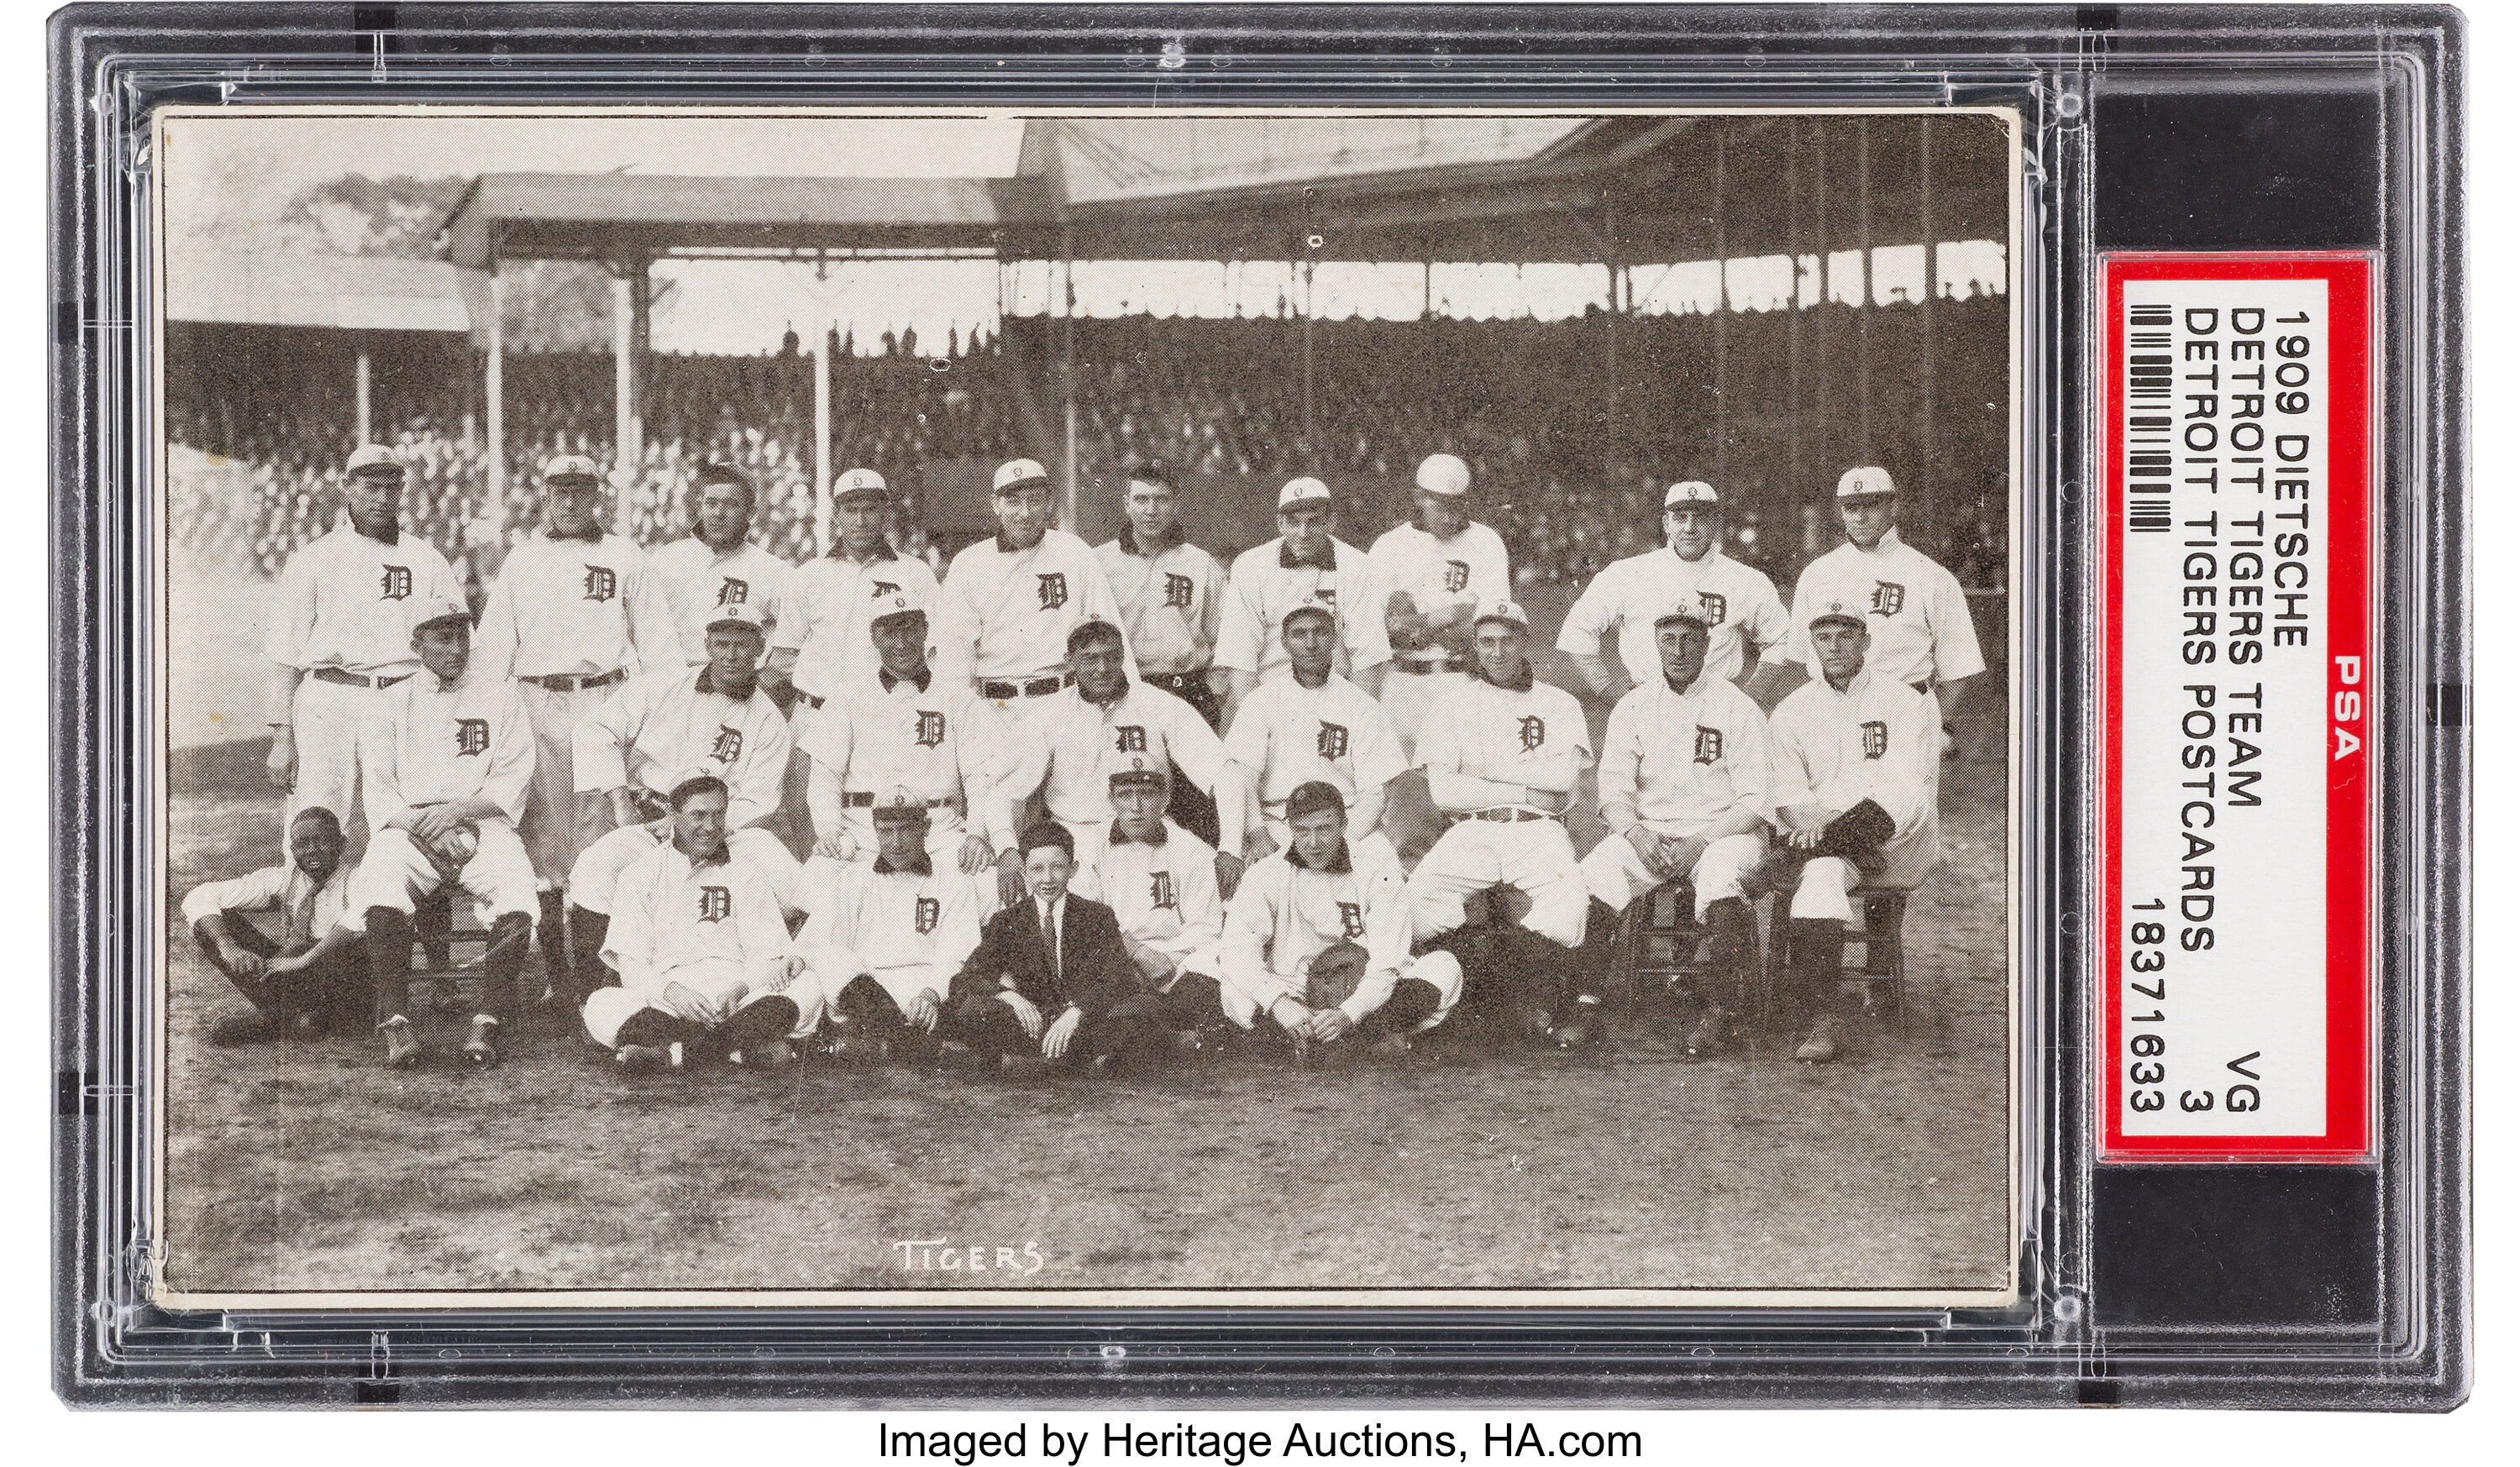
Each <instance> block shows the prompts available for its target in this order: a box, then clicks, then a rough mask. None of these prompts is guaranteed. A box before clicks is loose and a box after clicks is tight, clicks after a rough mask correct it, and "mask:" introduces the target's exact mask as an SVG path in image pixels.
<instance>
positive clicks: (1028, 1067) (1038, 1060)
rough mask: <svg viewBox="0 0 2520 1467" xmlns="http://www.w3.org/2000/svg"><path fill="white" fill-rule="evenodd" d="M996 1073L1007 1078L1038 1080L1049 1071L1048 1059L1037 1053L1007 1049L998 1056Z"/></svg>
mask: <svg viewBox="0 0 2520 1467" xmlns="http://www.w3.org/2000/svg"><path fill="white" fill-rule="evenodd" d="M998 1073H999V1074H1000V1075H1003V1076H1005V1077H1006V1078H1007V1079H1009V1080H1039V1079H1041V1078H1042V1077H1043V1076H1045V1075H1047V1074H1049V1073H1050V1061H1049V1059H1047V1058H1046V1057H1044V1056H1042V1055H1039V1054H1018V1053H1016V1052H1015V1051H1014V1050H1012V1049H1009V1050H1007V1051H1006V1052H1005V1053H1003V1054H1000V1055H999V1056H998Z"/></svg>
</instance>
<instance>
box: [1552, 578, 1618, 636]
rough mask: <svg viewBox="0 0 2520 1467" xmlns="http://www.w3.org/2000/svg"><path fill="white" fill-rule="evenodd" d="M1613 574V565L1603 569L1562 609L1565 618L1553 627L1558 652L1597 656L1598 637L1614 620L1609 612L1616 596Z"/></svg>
mask: <svg viewBox="0 0 2520 1467" xmlns="http://www.w3.org/2000/svg"><path fill="white" fill-rule="evenodd" d="M1617 575H1618V567H1617V566H1616V565H1612V566H1609V567H1607V568H1605V569H1604V570H1602V572H1601V573H1600V574H1599V575H1597V576H1595V577H1594V578H1593V579H1592V580H1591V581H1590V582H1588V583H1586V585H1585V587H1584V591H1583V594H1582V595H1580V596H1578V597H1576V598H1575V604H1574V605H1572V606H1569V607H1567V608H1566V619H1565V620H1564V621H1562V622H1560V623H1558V626H1557V649H1558V650H1559V651H1561V652H1573V653H1576V654H1578V655H1584V656H1596V657H1598V656H1599V655H1600V653H1601V634H1602V633H1604V632H1606V631H1608V630H1609V629H1610V625H1611V623H1612V622H1613V621H1614V620H1616V618H1615V617H1614V616H1613V615H1612V610H1613V598H1614V597H1615V596H1616V594H1617V589H1616V587H1615V586H1614V585H1613V582H1614V580H1615V579H1616V577H1617Z"/></svg>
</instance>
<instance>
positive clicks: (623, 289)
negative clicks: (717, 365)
mask: <svg viewBox="0 0 2520 1467" xmlns="http://www.w3.org/2000/svg"><path fill="white" fill-rule="evenodd" d="M631 350H632V349H631V345H630V267H629V266H628V265H627V264H622V265H617V266H615V267H614V268H613V272H612V478H613V482H614V483H615V484H616V485H619V484H626V483H628V482H629V480H630V477H631V475H632V473H633V472H635V471H636V469H637V467H638V462H639V446H638V444H637V443H636V442H635V441H633V439H632V436H631V433H632V429H631V426H630V414H631V408H630V394H631V392H632V390H633V388H632V385H631V374H632V372H633V371H634V369H633V368H632V366H631V363H630V358H631Z"/></svg>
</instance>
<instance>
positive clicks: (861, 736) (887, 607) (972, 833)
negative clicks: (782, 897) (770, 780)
mask: <svg viewBox="0 0 2520 1467" xmlns="http://www.w3.org/2000/svg"><path fill="white" fill-rule="evenodd" d="M873 613H874V614H873V620H872V621H871V622H870V623H869V624H868V632H867V635H868V637H869V639H870V641H871V643H872V645H873V647H874V651H875V654H876V657H877V665H876V667H875V668H874V669H873V670H872V671H868V672H863V673H859V674H855V675H853V676H852V678H851V679H850V681H848V682H846V683H843V684H841V685H839V691H838V692H837V693H836V694H835V695H834V697H833V698H832V702H831V703H830V705H829V706H827V707H825V708H824V709H823V710H822V711H821V712H819V713H817V714H816V715H815V717H814V721H813V723H812V724H811V725H810V726H809V727H808V728H807V729H806V731H805V734H804V737H803V738H802V739H801V740H799V742H800V743H801V744H802V745H803V748H804V751H805V753H806V755H807V756H808V759H809V762H810V763H811V765H812V767H813V773H812V775H811V776H810V777H809V780H808V793H807V799H808V801H809V802H810V803H811V805H812V807H813V812H814V828H815V830H817V831H818V832H820V833H819V834H818V835H817V836H816V837H815V842H814V861H815V864H816V865H828V864H829V863H832V862H837V863H839V864H841V865H843V866H847V865H859V866H863V865H865V864H866V863H868V862H872V861H874V860H876V859H877V853H878V849H879V843H878V842H877V839H876V837H877V834H879V833H880V832H879V831H878V830H877V822H876V820H875V817H876V816H877V814H878V813H880V809H881V806H880V804H879V802H878V797H879V796H881V795H882V794H883V792H884V791H886V790H891V789H902V788H906V789H909V790H911V791H912V792H913V793H915V794H916V795H917V796H918V799H919V804H920V809H921V812H922V816H921V820H920V829H921V830H922V832H923V833H924V835H925V837H926V840H927V856H928V857H929V858H931V859H932V860H933V861H934V862H935V864H936V866H937V868H938V869H939V870H940V871H943V872H946V873H948V874H951V873H954V872H956V871H958V870H959V871H960V873H961V874H962V876H963V878H964V880H965V883H966V884H967V885H968V886H969V887H971V892H970V901H971V903H972V907H973V911H975V913H976V915H975V916H974V918H973V920H974V921H979V920H985V919H986V917H987V916H988V914H989V913H991V912H993V911H997V908H998V876H997V851H998V849H999V848H1000V847H1009V848H1012V846H1013V845H1014V839H1015V835H1014V832H1015V826H1014V824H1013V823H1012V822H1011V821H1010V820H1008V819H1006V818H1005V812H1006V805H1005V802H1004V801H1003V800H1001V799H1000V798H999V797H998V795H997V789H998V786H999V783H1000V781H1001V779H1002V778H1003V777H1004V776H1003V770H1002V765H1003V763H1004V760H1005V758H1006V755H1005V752H1004V749H1003V745H1002V742H1001V737H1000V730H999V723H1000V719H999V716H998V711H997V710H996V709H995V708H992V707H990V706H989V705H988V704H986V703H984V702H982V701H980V698H979V695H978V694H977V693H974V692H973V691H971V689H970V688H969V686H968V685H967V684H962V683H956V682H953V681H951V680H949V679H945V678H942V677H939V676H937V675H936V674H935V673H934V672H933V671H931V670H930V668H929V666H928V663H927V643H928V633H927V611H926V605H925V602H924V601H923V600H922V593H920V592H918V591H917V590H914V589H907V588H905V589H904V590H901V591H899V592H896V593H894V594H893V595H891V596H888V597H886V598H884V600H882V601H881V602H880V603H879V604H877V605H876V606H875V607H874V608H873ZM992 822H995V829H994V830H991V828H990V827H991V825H992ZM992 833H994V834H995V835H996V837H997V844H996V845H992V844H991V842H990V835H991V834H992ZM896 864H898V863H896ZM834 874H836V873H833V872H829V871H825V872H822V873H820V874H816V875H813V876H811V877H810V878H809V881H808V887H809V889H815V890H819V889H821V887H823V886H824V885H827V884H828V883H829V881H830V880H831V879H832V876H833V875H834ZM809 905H810V904H809ZM960 956H961V955H959V954H957V955H956V957H957V959H958V960H959V958H960ZM842 976H843V977H848V976H853V975H848V974H843V975H842ZM940 992H941V990H940Z"/></svg>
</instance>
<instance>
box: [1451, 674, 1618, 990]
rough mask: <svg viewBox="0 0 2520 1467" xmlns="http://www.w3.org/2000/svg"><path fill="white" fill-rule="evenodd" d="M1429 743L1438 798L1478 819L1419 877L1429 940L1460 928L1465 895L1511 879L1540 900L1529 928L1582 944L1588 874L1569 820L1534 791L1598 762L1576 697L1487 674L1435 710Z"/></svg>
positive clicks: (1565, 943)
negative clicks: (1504, 682) (1581, 870)
mask: <svg viewBox="0 0 2520 1467" xmlns="http://www.w3.org/2000/svg"><path fill="white" fill-rule="evenodd" d="M1525 676H1526V677H1528V676H1529V674H1528V673H1527V672H1526V674H1525ZM1418 753H1419V755H1420V762H1421V763H1423V764H1424V765H1425V768H1426V789H1427V792H1428V793H1429V794H1431V795H1433V796H1434V799H1435V805H1436V808H1437V809H1439V810H1443V811H1445V812H1447V813H1448V814H1451V815H1455V816H1459V817H1466V818H1465V819H1462V820H1460V821H1459V822H1457V823H1456V824H1454V825H1453V827H1452V828H1451V829H1449V830H1446V831H1445V832H1444V834H1443V837H1442V838H1441V839H1439V840H1437V841H1436V842H1435V847H1434V849H1433V850H1430V851H1428V852H1427V853H1426V858H1425V859H1424V860H1423V861H1420V862H1419V863H1418V869H1417V870H1416V871H1415V872H1413V873H1411V875H1410V877H1409V902H1410V908H1411V914H1412V917H1413V919H1414V921H1415V923H1416V936H1417V938H1418V940H1420V941H1423V940H1424V939H1426V938H1430V937H1434V936H1437V935H1439V934H1442V933H1446V932H1450V931H1452V930H1453V929H1454V928H1456V927H1459V926H1460V925H1462V923H1463V920H1464V913H1463V911H1462V899H1463V898H1464V897H1466V896H1468V895H1469V894H1470V893H1472V892H1475V891H1484V890H1486V889H1487V888H1489V887H1491V886H1495V885H1498V884H1499V883H1505V884H1508V885H1511V886H1513V887H1515V888H1517V889H1518V890H1520V891H1522V892H1523V893H1524V894H1525V895H1527V896H1529V897H1530V898H1531V913H1530V915H1528V916H1526V917H1524V918H1523V925H1524V926H1526V927H1529V928H1530V929H1531V930H1532V931H1534V932H1537V933H1539V934H1540V935H1541V936H1543V937H1545V938H1548V939H1549V940H1550V941H1552V942H1553V943H1556V944H1557V945H1558V946H1560V947H1565V948H1572V947H1574V946H1576V945H1577V944H1579V943H1581V942H1582V941H1583V940H1584V911H1585V908H1584V884H1583V879H1582V877H1581V876H1580V875H1579V874H1578V872H1577V863H1576V860H1575V847H1574V844H1573V842H1572V840H1571V839H1570V838H1569V837H1568V835H1567V833H1566V822H1564V821H1562V820H1559V819H1557V818H1555V817H1553V816H1549V815H1546V814H1544V813H1543V812H1542V811H1541V810H1540V809H1539V808H1538V807H1536V806H1533V805H1531V804H1529V803H1527V802H1526V799H1525V794H1524V792H1525V790H1526V789H1530V790H1544V791H1550V792H1553V793H1555V792H1563V793H1572V792H1573V790H1574V788H1575V781H1576V779H1577V778H1579V777H1580V776H1581V775H1582V774H1583V772H1584V767H1585V766H1586V765H1588V764H1591V763H1592V762H1593V744H1592V734H1591V733H1590V732H1589V731H1588V730H1587V729H1586V728H1585V726H1584V708H1583V705H1582V704H1580V703H1578V702H1576V701H1575V695H1574V694H1573V693H1570V692H1568V691H1567V690H1566V689H1562V688H1558V687H1555V686H1553V685H1552V684H1548V683H1543V682H1540V681H1538V680H1536V679H1533V680H1531V681H1529V682H1527V683H1526V684H1525V685H1524V686H1523V687H1520V688H1501V687H1499V686H1497V685H1496V684H1494V683H1490V682H1488V681H1486V680H1485V679H1484V678H1481V679H1478V680H1476V681H1473V682H1472V683H1470V684H1469V686H1467V687H1465V688H1463V689H1458V690H1456V691H1455V692H1454V693H1453V695H1452V696H1451V697H1448V698H1446V699H1445V700H1444V701H1442V702H1440V703H1437V704H1436V705H1435V706H1434V707H1433V708H1432V709H1430V710H1428V712H1427V715H1426V732H1425V735H1424V736H1423V737H1422V738H1420V739H1419V740H1418Z"/></svg>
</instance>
